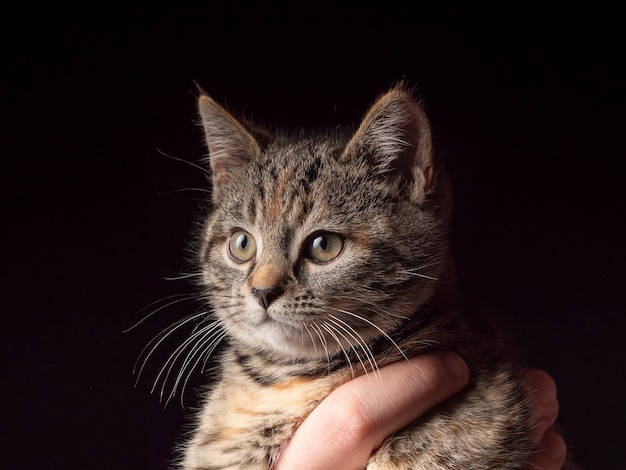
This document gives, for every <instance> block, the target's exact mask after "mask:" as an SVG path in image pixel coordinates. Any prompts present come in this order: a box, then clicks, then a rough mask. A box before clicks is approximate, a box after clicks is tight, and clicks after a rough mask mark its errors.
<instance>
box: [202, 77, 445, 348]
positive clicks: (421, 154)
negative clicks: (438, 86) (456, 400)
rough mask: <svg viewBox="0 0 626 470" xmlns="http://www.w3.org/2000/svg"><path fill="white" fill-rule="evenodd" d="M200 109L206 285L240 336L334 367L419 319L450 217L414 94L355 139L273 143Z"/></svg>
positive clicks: (373, 114) (338, 136) (378, 111)
mask: <svg viewBox="0 0 626 470" xmlns="http://www.w3.org/2000/svg"><path fill="white" fill-rule="evenodd" d="M199 111H200V116H201V119H202V124H203V127H204V131H205V136H206V143H207V146H208V149H209V162H210V168H211V174H212V190H213V194H212V210H211V214H210V215H209V216H208V218H207V222H206V224H205V228H204V234H203V240H202V248H201V253H200V263H201V266H202V274H203V277H202V279H203V284H204V286H205V291H206V295H207V297H208V300H209V302H210V304H211V306H212V308H213V309H214V311H215V315H216V316H217V318H218V319H219V320H220V322H221V324H222V326H223V327H224V329H225V330H226V332H227V333H228V334H229V335H230V336H231V337H232V338H234V339H235V340H236V341H237V342H240V343H242V344H245V345H247V346H248V347H253V348H258V349H260V350H264V351H266V352H269V353H272V352H273V353H277V354H281V355H285V356H288V357H293V358H300V357H302V358H307V357H325V356H333V355H335V354H337V353H338V352H340V351H341V350H342V349H344V350H348V349H350V348H354V347H357V345H358V344H359V343H367V342H370V341H373V340H374V339H376V338H379V337H381V336H384V334H383V333H382V332H390V331H392V330H393V329H395V328H397V327H398V325H399V324H401V323H402V322H404V321H407V319H408V318H410V317H413V316H414V315H419V312H418V310H419V307H420V306H421V305H422V304H424V303H425V302H426V301H427V300H428V298H429V297H430V295H431V294H432V292H433V290H434V287H435V284H436V282H437V281H436V278H437V277H438V276H439V274H440V271H441V269H442V265H443V261H444V258H445V256H446V255H447V244H446V236H445V232H446V221H445V212H446V210H445V209H443V208H442V205H443V202H442V201H443V199H442V197H441V194H440V193H441V191H440V187H441V186H442V185H441V183H440V181H439V180H440V178H439V177H438V173H439V172H438V171H437V168H436V164H435V162H434V160H433V157H432V146H431V136H430V129H429V124H428V121H427V118H426V115H425V113H424V111H423V110H422V108H421V107H420V106H419V104H418V103H417V102H416V101H415V99H414V98H413V97H412V96H411V94H410V93H409V92H407V91H406V90H405V89H404V88H402V87H395V88H393V89H391V90H390V91H389V92H387V93H386V94H384V95H383V96H382V97H381V98H380V99H379V100H378V101H377V102H376V103H375V104H374V105H373V106H372V108H371V109H370V110H369V112H368V113H367V114H366V116H365V118H364V119H363V121H362V122H361V124H360V126H359V127H358V129H357V131H356V132H355V133H353V134H351V135H348V134H347V132H345V131H332V132H329V133H324V134H321V135H319V134H318V135H298V136H297V137H289V136H270V135H269V134H267V133H263V132H259V131H257V130H255V129H253V128H251V127H249V126H247V125H246V124H243V123H242V122H240V121H238V120H237V119H236V118H234V117H233V116H232V115H231V114H230V113H229V112H228V111H226V110H225V109H224V108H223V107H221V106H220V105H218V104H217V103H216V102H215V101H213V100H212V99H211V98H210V97H209V96H207V95H206V94H205V93H203V92H202V93H201V94H200V97H199ZM416 312H418V313H416Z"/></svg>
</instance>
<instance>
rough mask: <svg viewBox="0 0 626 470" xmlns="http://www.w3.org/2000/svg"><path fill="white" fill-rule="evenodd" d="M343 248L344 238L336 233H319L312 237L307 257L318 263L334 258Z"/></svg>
mask: <svg viewBox="0 0 626 470" xmlns="http://www.w3.org/2000/svg"><path fill="white" fill-rule="evenodd" d="M341 250H343V238H341V237H340V236H339V235H336V234H334V233H319V234H317V235H314V236H313V237H311V238H310V242H309V245H308V247H307V253H306V254H307V257H308V258H310V259H312V260H313V261H315V262H317V263H327V262H329V261H332V260H334V259H335V258H336V257H337V256H339V254H340V253H341Z"/></svg>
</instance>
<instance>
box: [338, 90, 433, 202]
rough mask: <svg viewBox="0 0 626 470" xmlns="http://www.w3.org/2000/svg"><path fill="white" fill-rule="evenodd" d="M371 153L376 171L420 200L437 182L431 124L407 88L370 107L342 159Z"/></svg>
mask: <svg viewBox="0 0 626 470" xmlns="http://www.w3.org/2000/svg"><path fill="white" fill-rule="evenodd" d="M359 155H361V156H367V158H368V159H369V161H370V163H371V164H372V166H373V167H374V169H375V171H377V172H378V173H380V174H383V175H385V176H386V177H387V178H389V179H390V180H396V181H398V182H399V183H400V184H401V185H403V186H404V187H406V190H407V191H408V192H409V196H410V198H411V200H412V201H413V202H416V203H419V202H421V201H422V200H423V198H424V196H425V195H426V193H428V191H429V190H430V189H431V187H432V185H433V177H434V175H433V173H434V171H433V156H432V141H431V135H430V125H429V124H428V118H427V117H426V113H425V112H424V110H423V109H422V107H421V106H420V105H419V104H418V103H417V101H416V100H415V99H414V98H413V96H412V95H411V93H409V92H408V91H407V90H406V89H404V87H402V86H397V87H395V88H392V89H391V90H390V91H388V92H387V93H385V94H384V95H383V96H382V97H381V98H380V99H378V101H376V103H374V105H373V106H372V107H371V108H370V110H369V111H368V113H367V114H366V116H365V118H364V119H363V121H362V122H361V125H360V126H359V129H358V130H357V131H356V133H355V134H354V136H353V137H352V139H351V140H350V142H348V145H347V146H346V149H345V150H344V152H343V155H342V157H341V158H346V159H348V158H354V157H356V156H359Z"/></svg>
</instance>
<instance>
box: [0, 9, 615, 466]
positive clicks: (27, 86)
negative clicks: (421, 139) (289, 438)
mask: <svg viewBox="0 0 626 470" xmlns="http://www.w3.org/2000/svg"><path fill="white" fill-rule="evenodd" d="M99 8H100V9H99ZM362 8H363V9H360V10H359V11H350V10H349V9H347V8H346V9H345V11H337V10H336V9H333V10H328V9H324V8H323V7H321V6H320V7H312V6H304V5H300V6H299V7H297V8H296V7H288V6H285V7H284V9H283V10H281V11H275V12H268V11H264V10H260V9H252V10H251V9H249V7H244V6H240V5H235V6H233V7H232V8H225V7H224V8H220V9H217V8H215V7H210V6H205V7H202V8H198V7H194V8H190V7H188V8H183V7H179V8H176V9H173V10H172V9H170V10H158V9H156V10H155V9H154V6H153V9H151V10H143V9H139V8H137V9H135V10H132V9H129V8H126V9H124V10H122V9H120V10H117V11H113V10H104V9H102V8H101V7H99V6H96V5H92V6H91V7H90V8H89V9H85V10H84V11H80V10H76V9H73V10H71V11H70V10H68V11H62V10H59V9H52V8H51V9H48V10H45V9H44V10H42V9H40V8H35V7H34V6H33V7H32V11H22V12H20V13H15V12H14V13H9V12H5V14H4V15H3V16H4V17H3V23H4V25H3V28H2V29H1V32H0V35H1V36H0V38H1V46H0V47H1V49H0V53H1V57H0V60H2V71H1V73H0V76H1V82H0V83H1V89H0V93H1V99H2V102H1V112H2V132H1V138H2V140H1V142H0V146H1V149H2V163H1V165H2V192H3V197H2V225H1V230H2V284H1V286H2V291H3V292H2V326H1V329H0V348H1V349H0V351H1V357H2V373H1V375H0V377H1V379H0V380H1V382H0V404H1V405H2V409H4V410H5V411H4V413H3V416H2V418H1V419H0V423H1V424H0V426H1V428H0V429H2V439H1V441H0V442H1V444H0V448H1V449H2V454H4V457H2V459H1V460H0V461H2V466H3V468H63V469H67V468H93V469H100V468H102V469H112V468H135V469H137V468H146V469H147V468H165V463H166V462H167V460H168V458H169V457H170V455H171V449H172V447H173V445H174V442H175V439H176V436H177V435H178V434H179V432H180V430H181V428H182V423H183V416H184V412H183V411H182V410H181V407H180V405H179V403H178V401H177V400H178V397H177V399H176V400H174V401H173V402H172V403H170V404H169V405H168V406H167V407H165V408H164V404H163V403H160V402H159V398H158V394H152V395H151V394H150V393H149V392H150V387H151V385H152V383H153V381H154V378H155V377H156V374H157V373H158V367H159V366H160V364H162V363H163V361H164V360H165V358H166V357H167V354H169V352H171V351H172V350H173V348H174V345H173V343H172V344H170V343H168V344H167V345H164V347H163V348H162V350H161V349H160V350H159V351H158V352H157V353H156V354H155V357H154V358H153V360H152V361H149V362H148V370H147V371H146V373H145V374H144V375H143V376H142V377H141V378H140V380H139V383H138V385H137V387H135V377H134V376H133V374H132V370H133V365H134V362H135V359H136V358H137V357H138V355H139V354H140V352H141V350H142V348H143V346H144V345H145V344H146V343H147V342H148V341H149V340H150V339H151V338H152V337H153V336H154V335H156V334H157V333H158V332H159V331H160V330H161V329H162V328H163V327H165V326H166V325H168V324H169V323H171V322H173V321H174V320H175V319H176V318H178V317H181V316H183V315H186V314H188V313H190V312H193V311H194V310H195V309H196V308H197V305H195V304H194V303H193V302H191V301H186V302H182V303H180V304H177V305H174V306H171V307H169V308H165V309H163V310H161V311H159V312H158V313H156V314H155V315H153V316H152V317H150V319H148V320H147V321H145V322H144V323H142V324H141V325H139V326H138V327H136V328H135V329H133V330H132V331H130V332H128V333H122V331H123V330H125V329H127V328H128V327H130V326H131V325H133V323H134V322H135V321H137V320H139V319H140V318H142V316H144V315H145V314H146V313H148V312H150V311H152V310H155V309H156V307H154V306H153V307H149V308H148V309H147V310H144V311H143V312H142V311H141V309H142V308H143V307H145V306H147V305H148V304H150V303H151V302H153V301H157V300H159V299H163V298H166V297H167V296H169V295H173V294H177V293H185V292H193V288H192V287H191V286H190V283H189V282H187V281H180V280H179V281H167V280H164V278H165V277H169V276H175V275H176V274H177V273H179V272H181V271H186V270H188V269H189V268H188V266H187V265H186V264H185V262H184V261H183V259H184V257H185V256H186V251H185V246H186V244H187V242H188V241H189V239H190V233H192V231H193V228H194V216H195V212H196V207H197V204H198V201H197V199H198V198H199V197H201V196H202V193H201V192H199V191H193V190H186V191H180V190H182V189H185V188H201V187H205V188H206V182H205V179H204V175H203V174H202V172H200V171H199V170H197V169H195V168H194V167H193V166H191V165H187V164H185V163H181V162H179V161H178V160H175V159H172V158H168V157H167V156H165V155H164V154H166V155H168V156H172V157H175V158H178V159H183V160H186V161H190V162H198V160H199V158H200V157H201V156H202V155H203V154H204V153H205V151H204V148H203V147H202V138H201V137H202V136H201V132H200V129H199V128H198V127H197V126H196V125H195V124H194V119H195V108H194V106H195V102H194V95H193V93H192V89H193V85H192V82H193V80H198V81H199V82H200V83H201V84H202V85H203V87H204V88H205V89H206V90H207V91H208V92H209V93H210V94H211V95H212V96H213V97H214V98H216V99H218V100H219V101H221V102H225V103H226V104H228V106H230V107H231V108H233V109H235V110H241V111H244V112H246V113H248V114H251V115H253V116H254V117H255V118H258V119H259V120H261V121H264V122H268V123H279V124H281V123H282V124H288V125H289V126H292V127H294V126H300V125H312V126H321V125H327V124H331V125H333V124H341V123H348V122H352V121H355V120H357V119H359V118H360V117H361V116H362V114H363V113H364V112H365V110H366V109H367V107H368V106H369V105H370V104H371V103H372V101H373V100H374V98H375V97H376V96H377V95H378V94H379V93H380V92H382V91H384V90H385V89H386V88H388V87H389V86H390V85H392V84H393V83H394V82H395V81H397V80H399V79H404V80H406V81H407V83H408V84H409V85H412V86H415V87H416V90H417V93H418V94H419V95H420V96H421V97H422V98H423V100H424V103H425V106H426V107H427V109H428V111H429V114H430V115H431V118H432V122H433V131H434V135H435V144H436V149H437V152H438V153H439V154H440V155H442V158H444V159H445V161H446V162H447V164H448V165H449V167H450V170H451V173H452V177H453V180H454V183H455V186H456V196H457V219H456V224H455V230H454V239H455V242H456V245H455V246H456V250H457V252H458V258H459V264H460V270H461V278H462V281H463V286H464V288H465V289H466V291H467V293H468V295H469V296H470V298H471V299H472V300H473V301H474V302H476V303H477V304H478V305H479V306H480V307H482V308H486V309H490V310H493V311H495V312H498V313H499V314H500V315H501V316H502V318H503V320H504V322H505V323H506V324H507V325H508V326H509V327H510V330H511V332H512V334H513V338H514V341H515V342H517V343H518V345H519V346H520V348H521V349H522V350H523V351H524V353H525V357H526V360H527V361H528V363H529V364H530V365H532V366H536V367H541V368H544V369H546V370H547V371H549V372H550V373H551V374H552V376H553V377H554V378H555V380H556V381H557V384H558V386H559V396H560V401H561V418H562V421H563V423H564V425H565V427H566V429H567V430H568V436H569V439H570V441H571V443H572V444H573V446H574V448H575V450H576V452H577V454H578V455H579V458H580V460H581V461H582V462H583V463H585V464H586V465H587V467H588V468H590V469H592V468H593V469H614V468H615V469H617V468H623V460H624V458H623V443H624V442H623V439H624V432H623V426H624V423H625V422H626V405H625V401H624V399H623V390H624V359H626V357H625V356H626V355H625V347H624V342H625V341H626V320H625V319H624V313H625V306H626V296H625V294H624V290H625V288H624V281H625V280H626V276H625V275H624V261H625V258H624V239H625V235H626V231H625V229H624V228H625V227H624V218H625V217H624V216H625V214H626V211H625V205H624V199H625V195H626V191H625V190H624V185H625V183H626V179H625V178H624V175H623V170H624V168H625V166H624V163H623V161H624V158H625V157H626V153H625V151H624V150H625V146H624V143H623V136H624V126H625V125H626V99H625V92H624V88H625V86H626V80H625V79H626V74H625V72H624V66H623V63H624V57H626V56H625V52H626V50H625V49H626V48H625V35H624V32H623V25H621V24H619V23H618V17H619V15H618V13H617V11H604V10H602V11H601V10H600V7H597V8H596V9H595V10H594V11H589V10H587V11H584V12H581V13H580V14H578V15H574V16H572V15H570V14H571V13H572V12H571V11H569V12H567V14H568V15H569V16H568V15H565V13H564V12H560V13H559V14H557V15H554V16H553V17H550V18H548V17H547V15H546V11H545V10H542V11H541V12H535V11H533V12H529V13H527V16H528V18H523V17H522V16H521V15H520V12H511V13H505V12H504V11H502V12H498V11H496V12H493V11H492V12H488V13H489V14H487V12H476V11H474V12H462V13H459V14H457V15H456V17H455V18H448V17H446V18H445V20H444V18H443V17H439V16H435V15H433V14H431V13H429V12H426V11H425V10H424V9H418V8H412V9H408V10H402V11H395V12H392V11H391V6H389V7H388V8H389V10H390V11H387V10H386V9H385V8H378V9H376V10H375V9H373V8H371V7H368V8H366V7H362ZM511 8H513V7H511ZM491 14H493V15H494V16H493V17H492V16H489V15H491ZM476 18H482V20H480V21H477V20H476ZM530 18H534V19H533V20H530ZM537 18H542V19H541V21H540V20H538V19H537ZM163 303H164V302H162V303H161V304H157V306H158V305H162V304H163ZM192 382H193V381H192ZM192 396H193V395H192V394H191V393H188V394H187V395H186V400H187V401H186V404H192V403H193V400H192Z"/></svg>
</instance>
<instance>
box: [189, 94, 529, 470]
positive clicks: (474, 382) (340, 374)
mask: <svg viewBox="0 0 626 470" xmlns="http://www.w3.org/2000/svg"><path fill="white" fill-rule="evenodd" d="M198 106H199V114H200V117H201V121H202V125H203V128H204V133H205V137H206V144H207V146H208V150H209V157H208V162H209V164H210V170H211V182H212V195H211V210H210V214H209V215H208V216H207V219H206V223H205V225H204V229H203V235H202V240H201V247H200V253H199V258H198V260H199V264H200V267H201V271H202V286H203V293H204V296H205V298H206V301H207V303H208V304H209V305H210V307H211V308H212V312H213V313H212V317H211V318H210V319H208V320H207V322H210V321H215V323H214V324H211V326H210V327H207V328H206V330H205V331H207V334H206V336H205V337H204V338H205V340H206V341H207V342H208V339H210V338H215V337H216V336H214V335H215V333H214V330H213V329H212V328H214V327H216V326H219V328H220V329H221V330H220V331H223V332H224V333H225V334H226V338H227V339H226V340H225V341H224V343H225V344H224V345H223V346H224V350H223V352H222V355H221V361H220V362H221V368H220V370H221V374H220V377H219V380H218V381H217V382H216V383H215V385H214V386H213V387H212V388H211V390H210V392H209V393H208V394H207V396H206V401H205V403H204V405H203V407H202V409H201V411H200V412H199V414H198V416H197V424H196V427H195V429H194V431H193V432H192V435H191V436H190V438H189V440H188V442H187V443H186V444H184V446H182V449H181V453H182V454H183V455H182V457H181V467H182V468H184V469H203V470H208V469H270V468H272V465H273V464H274V462H275V461H276V460H277V458H278V456H279V455H280V452H281V450H282V448H283V447H284V445H285V444H286V442H287V440H288V439H289V438H290V436H291V435H292V434H293V432H294V430H295V429H296V428H297V427H298V426H299V425H300V423H302V421H303V420H304V419H305V417H306V416H307V415H308V414H309V413H310V412H311V410H312V409H313V408H315V406H316V405H318V404H319V403H320V401H321V400H322V399H324V397H326V396H327V395H328V394H329V393H330V392H331V391H332V390H333V389H335V388H336V387H338V386H339V385H341V384H342V383H344V382H346V381H348V380H350V379H351V378H353V377H354V376H357V375H361V374H364V373H368V374H370V375H371V377H372V380H377V377H376V370H377V368H379V367H382V366H384V365H385V364H389V363H391V362H393V361H398V360H405V358H406V357H408V356H412V355H415V354H417V353H421V352H424V351H428V350H433V349H447V350H454V351H456V352H458V353H459V354H460V355H461V356H463V357H464V358H465V360H466V361H467V363H468V364H469V367H470V369H471V381H470V383H469V385H468V386H467V387H466V388H465V389H464V390H463V391H462V392H461V393H459V394H458V395H456V396H455V397H453V398H452V399H450V400H448V401H447V402H446V403H444V404H442V405H440V406H438V407H436V408H435V409H433V410H432V411H431V412H430V413H428V414H426V415H425V416H423V417H422V418H420V419H419V420H418V421H416V422H414V423H413V424H412V425H409V426H408V427H406V428H405V429H403V430H402V431H400V432H398V433H396V434H395V435H394V436H393V439H387V440H386V441H385V443H384V444H383V445H382V447H381V448H380V449H379V450H378V451H376V452H375V453H374V455H372V457H371V459H370V461H369V463H368V465H367V468H368V469H369V470H381V469H424V470H425V469H429V470H433V469H521V468H526V467H527V464H528V462H529V459H530V457H531V456H532V455H533V453H534V452H536V451H537V442H535V441H534V440H533V437H532V432H531V429H530V427H531V424H530V423H529V416H530V411H529V404H528V403H527V399H526V397H525V394H524V387H523V380H524V379H523V377H524V370H523V369H522V368H521V367H519V366H518V365H515V364H514V363H513V362H511V361H510V360H509V359H508V358H509V357H510V356H509V352H508V351H507V348H506V344H505V340H504V339H503V338H502V336H501V335H500V333H499V332H498V330H497V328H495V327H494V326H493V325H492V324H491V322H490V321H487V320H485V319H482V318H479V317H478V316H476V315H475V314H474V313H473V312H471V311H470V310H469V309H466V308H465V306H464V305H463V301H462V299H461V298H460V296H459V295H458V292H457V288H456V284H455V274H454V266H453V262H452V259H451V256H450V247H449V241H448V223H449V218H450V206H451V202H450V199H451V196H450V191H449V189H448V185H447V181H446V177H445V173H444V170H443V168H441V165H440V163H439V162H438V161H437V160H436V159H435V158H434V156H433V149H432V144H431V133H430V128H429V122H428V119H427V117H426V114H425V112H424V110H423V109H422V107H421V106H420V104H419V103H418V102H417V101H416V100H415V99H414V97H413V96H412V94H411V93H410V92H409V91H408V90H407V89H406V88H404V87H403V86H402V85H398V86H396V87H394V88H392V89H391V90H389V91H388V92H387V93H385V94H384V95H383V96H381V97H380V98H379V99H378V100H377V101H376V102H375V104H374V105H373V106H372V107H371V108H370V110H369V111H368V112H367V114H366V115H365V117H364V119H363V120H362V121H361V123H360V125H359V126H358V128H357V130H356V132H354V133H350V132H348V131H347V130H335V129H333V130H332V131H329V132H325V133H321V134H314V133H311V134H305V133H300V134H298V135H295V136H290V135H288V134H281V133H278V134H275V135H271V134H269V133H268V132H266V131H261V130H258V129H256V128H254V127H252V126H249V125H248V124H247V123H244V122H243V121H239V120H237V119H236V118H235V117H233V115H231V114H230V113H229V112H228V111H227V110H226V109H225V108H223V107H222V106H220V105H219V104H217V103H216V102H215V101H214V100H213V99H211V98H210V97H209V96H208V95H207V94H206V93H205V92H203V91H202V90H200V92H199V100H198ZM198 341H199V343H198V344H200V341H201V340H198ZM199 347H201V346H199Z"/></svg>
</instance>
